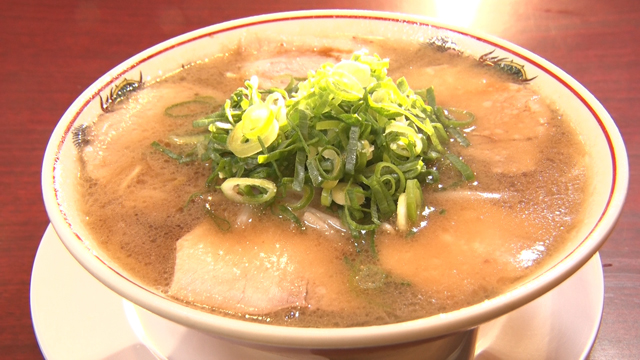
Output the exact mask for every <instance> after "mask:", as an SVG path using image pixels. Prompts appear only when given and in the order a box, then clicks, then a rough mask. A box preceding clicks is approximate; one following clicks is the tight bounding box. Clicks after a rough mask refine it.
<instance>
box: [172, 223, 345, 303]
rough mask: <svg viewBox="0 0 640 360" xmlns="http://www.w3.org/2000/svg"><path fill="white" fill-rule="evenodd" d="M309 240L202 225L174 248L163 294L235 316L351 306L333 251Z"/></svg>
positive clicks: (274, 231)
mask: <svg viewBox="0 0 640 360" xmlns="http://www.w3.org/2000/svg"><path fill="white" fill-rule="evenodd" d="M310 235H311V234H308V233H306V235H301V234H300V233H296V232H292V231H290V230H287V228H286V227H284V228H280V227H277V226H276V227H266V228H261V229H256V228H252V227H251V226H249V227H247V228H245V229H234V230H233V232H232V233H223V232H221V231H220V230H218V229H217V228H216V226H215V225H214V224H212V223H211V222H209V221H205V222H204V223H202V224H201V225H199V226H198V227H196V228H195V229H194V230H193V231H191V232H190V233H188V234H187V235H185V236H184V237H183V238H182V239H180V240H179V241H178V243H177V251H176V266H175V272H174V278H173V282H172V284H171V287H170V290H169V294H170V295H171V296H173V297H176V298H178V299H181V300H183V301H188V302H192V303H195V304H199V305H205V306H210V307H213V308H216V309H220V310H225V311H230V312H234V313H241V314H266V313H270V312H273V311H276V310H278V309H282V308H287V307H309V308H311V309H316V308H317V309H322V310H329V311H332V310H340V309H348V308H350V307H354V306H356V301H355V299H354V297H353V296H352V295H351V292H350V291H349V288H348V276H349V274H348V269H347V267H346V266H345V265H344V263H343V260H342V257H341V256H340V255H339V252H337V248H335V249H334V248H333V246H332V245H331V244H330V243H328V242H327V239H321V238H320V237H318V236H313V235H311V236H310Z"/></svg>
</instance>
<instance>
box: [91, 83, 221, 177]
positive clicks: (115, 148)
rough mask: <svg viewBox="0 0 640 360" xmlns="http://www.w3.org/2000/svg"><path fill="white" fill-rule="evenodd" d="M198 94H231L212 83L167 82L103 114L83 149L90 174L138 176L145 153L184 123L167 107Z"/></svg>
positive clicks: (143, 91) (138, 92)
mask: <svg viewBox="0 0 640 360" xmlns="http://www.w3.org/2000/svg"><path fill="white" fill-rule="evenodd" d="M196 96H213V97H214V98H216V99H219V101H220V102H223V101H224V99H225V98H226V97H227V95H223V94H219V93H218V92H217V91H215V90H214V89H212V88H210V87H205V86H198V85H192V84H186V83H166V84H164V85H162V86H159V85H153V86H149V87H144V88H142V89H140V90H138V91H136V92H134V93H131V94H130V95H129V96H128V98H127V99H126V100H124V101H122V102H121V103H119V104H118V108H117V109H116V110H115V111H113V112H108V113H105V114H102V115H100V117H98V119H97V120H96V122H95V123H94V124H93V125H91V126H90V127H89V128H88V129H87V136H88V142H87V146H85V147H84V148H83V149H82V158H83V160H84V165H85V170H86V172H87V174H88V175H89V176H90V177H92V178H94V179H96V180H101V179H104V178H110V179H112V178H113V176H116V177H120V180H121V181H124V180H126V179H128V178H129V176H130V175H132V174H134V175H133V176H135V173H136V172H139V171H141V170H142V169H141V168H140V163H141V161H140V159H141V153H145V152H148V151H149V149H150V148H151V147H150V144H151V143H152V142H153V141H159V140H166V138H167V132H169V133H171V132H172V131H173V130H174V129H179V128H181V127H184V125H183V124H184V123H183V122H180V121H176V120H175V119H170V118H167V117H166V116H165V114H164V111H165V109H166V108H167V107H169V106H171V105H173V104H176V103H179V102H182V101H188V100H192V99H193V98H194V97H196ZM136 169H137V170H136ZM130 180H131V179H129V181H130Z"/></svg>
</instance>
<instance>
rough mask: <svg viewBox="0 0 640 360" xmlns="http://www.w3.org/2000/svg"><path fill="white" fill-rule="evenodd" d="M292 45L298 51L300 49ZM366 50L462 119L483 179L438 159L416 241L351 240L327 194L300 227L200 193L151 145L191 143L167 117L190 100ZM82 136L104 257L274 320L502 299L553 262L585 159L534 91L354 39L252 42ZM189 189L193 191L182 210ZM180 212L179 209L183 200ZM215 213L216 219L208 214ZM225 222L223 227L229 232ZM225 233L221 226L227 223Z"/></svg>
mask: <svg viewBox="0 0 640 360" xmlns="http://www.w3.org/2000/svg"><path fill="white" fill-rule="evenodd" d="M293 47H295V52H294V51H293V50H292V48H293ZM363 47H366V48H367V49H368V50H369V51H370V52H371V53H377V54H380V55H381V56H383V57H386V58H389V59H390V68H389V76H391V77H392V78H393V79H394V80H396V79H398V78H399V77H401V76H404V77H406V79H407V81H408V83H409V85H410V86H411V88H412V89H425V88H427V87H429V86H433V87H434V88H435V94H436V97H437V101H438V104H441V105H442V106H445V107H452V108H458V109H465V110H468V111H470V112H472V113H474V114H475V117H476V120H475V122H474V123H473V124H472V125H471V126H469V127H467V128H465V130H464V134H465V136H466V138H467V139H468V140H469V142H470V143H471V146H468V147H464V146H461V145H460V144H459V143H458V142H456V141H452V142H451V143H450V144H448V145H447V146H448V147H449V149H450V150H451V152H453V153H455V154H457V155H459V156H460V157H461V158H462V159H464V162H465V163H466V164H467V165H469V166H470V167H471V169H473V171H474V173H475V180H474V181H472V182H464V181H460V173H459V172H458V170H456V169H455V168H454V167H453V166H451V165H450V164H448V163H446V162H443V161H440V162H437V163H435V164H429V166H434V167H436V168H437V169H438V171H439V173H440V182H439V184H433V185H425V186H424V187H423V198H424V205H425V208H424V209H423V211H422V216H421V217H420V219H419V221H418V222H416V223H415V224H413V229H412V230H411V231H409V232H408V233H405V232H402V231H398V229H397V228H396V224H395V222H394V219H393V218H392V219H391V220H389V221H386V222H385V223H383V224H382V225H381V226H380V227H379V228H378V229H377V232H376V236H375V238H374V237H370V236H364V237H362V238H359V239H354V238H352V236H351V234H349V232H348V231H347V229H346V227H345V226H344V225H343V224H342V222H341V220H340V218H339V217H338V216H337V215H336V214H332V213H330V212H327V211H321V210H318V208H321V206H319V205H320V204H319V201H320V200H319V197H320V196H319V194H316V197H315V199H314V202H312V205H311V207H312V208H308V209H304V210H301V211H300V212H299V213H298V214H297V215H298V217H299V218H300V219H302V221H304V222H305V223H306V226H305V229H304V230H301V228H300V227H299V226H296V224H295V223H293V222H291V221H289V220H286V219H282V218H281V217H279V216H277V214H275V213H274V212H273V211H271V210H270V209H268V208H264V207H261V206H250V205H243V204H238V203H235V202H232V201H230V200H228V199H227V198H226V197H225V196H224V195H222V193H220V192H219V191H217V192H216V191H214V192H211V191H210V190H206V189H205V185H204V184H205V182H206V181H207V179H208V178H209V176H210V174H211V172H212V169H211V165H210V163H206V162H189V163H184V164H179V163H178V162H176V161H175V160H173V159H171V158H169V157H168V156H166V155H165V154H163V153H162V152H160V151H157V149H155V148H153V147H152V146H150V144H151V143H152V142H154V141H158V140H159V142H160V143H161V144H162V145H163V146H166V147H169V148H171V149H174V150H176V151H178V150H180V149H184V147H181V146H182V145H181V144H180V143H179V141H173V142H172V141H171V140H170V139H171V137H172V136H178V137H179V138H180V139H184V136H185V135H188V134H192V133H193V128H192V126H191V123H192V121H193V120H196V119H197V118H198V116H193V117H189V116H183V117H169V116H166V114H165V109H166V108H168V107H170V106H171V105H173V104H176V103H179V102H183V101H189V100H192V99H194V98H199V97H207V99H215V102H216V104H217V108H216V110H217V109H218V108H219V106H221V105H222V104H223V103H224V101H225V99H227V98H228V96H229V94H231V93H233V92H234V91H235V90H236V89H237V88H238V87H240V86H242V85H243V83H244V81H245V80H246V79H248V78H250V77H251V76H252V75H258V77H259V78H260V84H261V86H262V87H265V88H266V87H272V86H279V87H282V86H286V85H287V83H288V82H289V79H290V76H295V77H304V76H306V75H307V73H308V71H309V70H311V69H316V68H318V67H319V66H320V65H322V64H323V63H326V62H332V63H337V62H339V61H340V60H341V59H348V58H349V57H350V54H351V53H353V52H354V51H357V50H360V49H361V48H363ZM112 108H113V111H112V112H108V113H105V114H103V115H101V116H100V117H99V118H98V119H97V120H96V122H95V124H94V125H93V126H91V127H90V128H88V129H87V138H88V141H87V144H86V145H85V146H84V147H83V148H82V150H81V151H82V156H81V161H82V174H81V175H82V182H83V185H84V188H83V189H82V192H83V196H84V209H83V211H84V213H85V214H86V216H87V220H86V223H87V226H88V227H89V229H90V230H91V232H92V233H93V234H94V237H95V238H96V239H97V240H98V241H99V242H100V246H101V247H102V250H103V251H105V252H106V253H108V254H109V256H110V257H111V258H112V259H113V260H114V261H115V262H117V263H118V264H119V265H120V266H121V267H122V268H123V269H125V270H126V271H127V272H129V273H131V274H132V275H133V276H134V277H135V278H136V279H137V280H138V281H140V282H141V283H142V284H144V285H146V286H148V287H150V288H154V289H158V290H160V291H162V292H163V293H165V294H167V295H168V296H171V297H173V298H175V299H176V300H177V301H180V302H184V303H186V304H188V305H190V306H194V307H198V308H201V309H203V310H204V311H211V312H214V313H218V314H223V315H226V316H231V317H236V318H241V319H247V320H251V321H258V322H266V323H272V324H279V325H289V326H305V327H311V326H313V327H349V326H364V325H375V324H386V323H393V322H400V321H405V320H410V319H416V318H421V317H426V316H430V315H434V314H438V313H442V312H448V311H452V310H455V309H459V308H462V307H465V306H469V305H473V304H476V303H479V302H482V301H484V300H486V299H489V298H492V297H495V296H497V295H499V294H501V293H504V292H505V291H508V290H509V289H512V288H513V287H514V286H516V285H517V284H519V283H520V282H522V281H523V280H525V279H526V278H528V277H530V276H531V275H532V274H535V272H536V271H539V270H540V269H543V268H544V267H545V256H546V255H547V254H548V253H550V252H553V251H554V249H555V248H557V247H559V246H561V244H562V243H563V240H564V239H565V238H566V237H567V236H568V234H569V233H570V232H571V229H572V226H573V224H574V222H575V221H576V219H577V218H578V217H579V216H580V206H581V204H582V202H583V193H584V187H585V184H584V182H585V179H586V178H587V176H586V165H585V164H584V163H583V155H584V149H583V148H582V144H581V142H580V140H579V139H578V137H577V135H576V134H575V132H574V130H573V129H572V128H571V126H570V124H569V123H568V122H567V121H566V120H564V119H563V118H562V115H561V114H560V113H559V112H558V111H557V110H556V109H555V108H554V105H553V104H551V103H549V102H548V101H547V99H544V98H541V97H540V96H539V95H538V94H537V93H536V92H535V91H534V90H533V89H532V88H531V85H529V84H523V83H518V82H514V81H513V79H511V78H509V77H508V76H506V75H504V74H501V73H499V72H497V71H495V70H494V69H492V68H488V67H486V66H482V65H481V64H479V63H478V62H477V61H475V60H473V59H470V58H467V57H464V56H461V55H459V54H457V53H455V52H440V51H437V50H436V49H433V48H431V47H428V46H424V45H420V44H414V43H402V44H399V43H396V44H386V43H382V42H373V41H369V40H358V39H355V40H352V41H346V42H344V43H340V44H334V46H333V47H330V48H329V47H315V46H304V45H303V44H295V46H294V45H291V44H285V43H284V42H283V43H278V44H271V43H264V44H257V45H255V48H252V47H249V46H248V45H246V44H244V45H243V46H238V47H236V48H234V49H231V50H230V51H228V52H227V54H225V56H220V57H214V58H212V59H209V60H208V61H207V62H202V63H197V64H194V65H192V66H187V67H185V69H183V70H181V71H179V72H177V73H175V74H173V75H171V76H169V77H167V78H165V79H162V80H160V81H158V82H156V83H153V84H148V85H146V86H144V87H143V88H142V89H140V90H138V91H136V92H133V93H131V94H130V95H129V97H128V98H127V99H125V100H122V101H120V102H118V103H117V104H113V106H112ZM192 194H204V195H202V196H195V197H193V199H192V200H191V201H188V199H189V197H190V196H191V195H192ZM187 203H188V205H187V206H185V204H187ZM204 206H208V207H209V208H210V209H211V210H212V211H213V212H214V213H215V218H214V219H212V217H211V216H210V215H211V214H210V213H207V212H205V211H204V210H203V208H204ZM227 222H228V223H227ZM221 223H222V225H221Z"/></svg>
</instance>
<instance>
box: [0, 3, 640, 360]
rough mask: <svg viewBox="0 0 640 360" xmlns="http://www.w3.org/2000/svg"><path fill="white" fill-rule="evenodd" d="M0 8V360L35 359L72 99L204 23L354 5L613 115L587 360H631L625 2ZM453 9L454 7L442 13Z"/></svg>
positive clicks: (629, 84) (635, 308)
mask: <svg viewBox="0 0 640 360" xmlns="http://www.w3.org/2000/svg"><path fill="white" fill-rule="evenodd" d="M347 4H348V2H347V1H344V0H323V1H315V0H312V1H307V2H303V1H298V0H271V1H259V2H258V1H252V0H234V1H225V2H222V1H216V0H196V1H192V2H190V3H189V4H184V1H178V0H175V1H167V0H159V1H150V0H142V1H137V2H136V1H123V0H111V1H100V2H98V1H89V0H87V1H79V0H58V1H39V0H4V1H2V2H0V84H1V85H2V86H1V87H0V119H1V120H0V124H1V125H2V129H1V131H0V202H1V207H0V357H2V358H7V359H37V358H41V357H42V354H41V352H40V349H39V348H38V344H37V342H36V338H35V336H34V332H33V327H32V323H31V318H30V312H29V282H30V274H31V273H30V271H31V267H32V264H33V259H34V256H35V254H36V250H37V247H38V244H39V242H40V239H41V237H42V234H43V232H44V230H45V228H46V227H47V224H48V220H47V215H46V213H45V211H44V207H43V204H42V198H41V192H40V167H41V161H42V156H43V153H44V149H45V146H46V144H47V139H48V138H49V135H50V133H51V131H52V130H53V128H54V126H55V125H56V122H57V121H58V119H59V118H60V116H61V115H62V114H63V112H64V111H65V109H66V108H67V107H68V106H69V105H70V104H71V102H72V101H73V100H74V99H75V98H76V97H77V96H78V95H79V94H80V93H81V92H82V91H83V89H84V88H85V87H87V86H88V85H89V84H91V83H92V82H93V81H94V80H95V79H97V78H98V77H99V76H101V75H102V74H103V73H105V72H106V71H108V70H109V69H111V68H112V67H113V66H115V65H117V64H118V63H120V62H122V61H123V60H125V59H127V58H128V57H130V56H132V55H134V54H136V53H138V52H139V51H141V50H144V49H145V48H147V47H149V46H151V45H154V44H156V43H158V42H161V41H163V40H166V39H168V38H171V37H173V36H176V35H178V34H181V33H184V32H187V31H190V30H194V29H197V28H200V27H203V26H206V25H210V24H214V23H219V22H222V21H226V20H231V19H236V18H240V17H245V16H250V15H257V14H263V13H268V12H277V11H288V10H301V9H312V8H360V9H372V10H386V11H398V12H406V13H415V14H422V15H430V16H439V17H441V18H442V19H444V20H449V21H452V22H454V23H456V24H458V25H462V26H469V27H472V28H476V29H480V30H482V31H485V32H487V33H491V34H494V35H497V36H500V37H502V38H505V39H507V40H509V41H512V42H514V43H516V44H518V45H521V46H523V47H525V48H527V49H529V50H532V51H533V52H535V53H537V54H539V55H541V56H542V57H544V58H546V59H548V60H550V61H551V62H553V63H555V64H556V65H558V66H559V67H561V68H563V69H564V70H566V71H567V72H568V73H569V74H570V75H572V76H573V77H575V78H576V79H577V80H578V81H580V82H581V83H582V84H583V85H585V86H586V87H587V88H588V89H589V90H590V91H591V92H592V93H593V94H594V95H595V96H596V97H597V98H598V99H600V101H601V102H602V103H603V104H604V106H605V107H606V108H607V109H608V111H609V112H610V113H611V115H612V117H613V118H614V119H615V120H616V122H617V124H618V126H619V128H620V130H621V132H622V135H623V137H624V138H625V140H626V144H627V149H628V152H629V158H630V165H631V184H630V187H629V195H628V198H627V202H626V205H625V208H624V211H623V213H622V216H621V218H620V221H619V223H618V225H617V228H616V229H615V231H614V232H613V234H612V235H611V237H610V239H609V241H608V242H607V243H606V244H605V245H604V247H603V248H602V250H601V252H600V254H601V256H602V261H603V263H604V264H605V267H604V275H605V307H604V316H603V320H602V325H601V328H600V334H599V336H598V339H597V341H596V344H595V346H594V348H593V350H592V353H591V358H592V359H638V358H640V263H639V261H638V260H637V259H639V258H640V221H639V220H640V214H639V211H640V206H639V204H640V201H639V200H640V186H639V183H638V181H637V175H638V169H640V125H639V124H640V121H639V120H638V114H639V113H640V106H639V105H638V103H639V102H640V2H637V1H635V0H629V1H625V0H606V1H603V0H585V1H574V0H511V1H501V0H485V1H481V0H475V1H474V0H467V1H464V0H460V1H449V5H448V6H447V2H446V1H436V0H432V1H429V0H424V1H419V0H415V1H402V0H397V1H392V0H356V1H352V2H351V3H350V4H349V5H347ZM452 4H457V5H455V6H452Z"/></svg>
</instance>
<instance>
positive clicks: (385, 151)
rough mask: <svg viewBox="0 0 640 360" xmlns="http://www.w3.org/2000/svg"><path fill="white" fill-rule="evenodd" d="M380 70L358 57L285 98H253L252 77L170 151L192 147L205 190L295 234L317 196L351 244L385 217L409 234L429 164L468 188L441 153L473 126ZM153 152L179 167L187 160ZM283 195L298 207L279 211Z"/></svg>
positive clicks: (294, 86)
mask: <svg viewBox="0 0 640 360" xmlns="http://www.w3.org/2000/svg"><path fill="white" fill-rule="evenodd" d="M388 67H389V60H387V59H381V58H380V57H379V56H378V55H376V54H374V55H370V54H368V53H366V52H358V53H355V54H353V56H352V57H351V59H350V60H344V61H342V62H340V63H338V64H335V65H334V64H331V63H326V64H324V65H322V66H321V68H319V69H317V70H315V71H311V72H309V76H308V77H307V78H306V79H302V80H296V79H293V78H292V80H291V83H290V84H289V85H288V86H287V87H286V88H285V89H268V90H258V82H259V80H258V78H257V77H255V76H254V77H252V78H251V79H250V80H248V81H246V82H245V86H244V87H241V88H239V89H238V90H236V91H235V92H234V93H233V94H232V95H231V96H230V98H229V99H228V100H226V102H225V103H224V106H222V108H221V109H220V110H219V111H218V112H215V113H210V114H205V115H204V116H203V117H202V118H200V119H198V120H195V121H194V122H193V126H194V128H200V129H206V131H207V132H206V133H202V132H201V133H198V135H197V136H186V137H184V136H183V137H179V138H177V139H178V140H179V141H181V142H178V144H185V143H187V144H191V145H193V142H197V144H196V149H197V151H195V152H197V154H198V156H199V158H200V159H201V160H202V161H208V162H211V168H212V169H213V173H212V175H211V176H210V177H209V179H208V180H207V186H213V185H220V189H221V190H222V192H223V193H224V194H225V195H226V196H227V198H229V199H231V200H233V201H236V202H241V203H248V204H274V203H275V205H276V206H277V209H279V212H280V214H282V215H284V216H285V217H287V218H289V219H292V221H294V222H296V223H297V224H298V225H299V226H301V225H300V220H299V217H298V216H297V215H296V214H295V212H296V211H302V210H304V208H305V207H307V206H308V205H309V204H310V203H311V201H312V198H313V195H314V193H317V192H319V193H321V199H320V200H321V201H320V203H321V204H322V205H324V206H326V207H330V208H331V211H333V212H337V213H339V214H340V216H341V218H342V220H343V223H344V225H345V226H346V227H347V228H348V229H349V231H350V233H351V234H352V235H353V236H360V235H362V233H364V232H367V231H371V230H375V229H376V228H377V227H378V226H379V225H380V224H381V222H383V221H386V220H388V219H390V218H392V217H393V216H394V215H395V216H396V219H397V225H398V228H399V229H400V230H401V231H409V230H410V227H411V225H412V224H415V223H416V222H417V221H418V220H419V216H420V214H421V213H422V212H423V210H424V203H423V198H422V187H423V186H424V185H426V184H434V183H437V182H438V181H439V174H438V172H437V170H436V168H437V166H436V164H437V163H438V162H441V161H447V162H450V163H451V164H453V166H454V167H455V168H456V169H458V170H459V171H460V173H461V174H462V177H463V179H464V180H466V181H472V180H474V178H475V176H474V174H473V171H472V170H471V169H470V168H469V166H468V165H467V164H465V163H464V162H463V161H462V159H460V157H458V156H456V155H454V154H452V153H450V152H449V151H448V150H447V149H446V148H445V146H446V144H447V143H448V142H449V140H451V139H456V140H457V141H458V142H459V143H460V144H461V145H463V146H469V145H470V144H469V142H468V140H466V137H465V136H464V134H463V132H462V131H461V130H460V129H461V128H464V127H467V126H468V125H470V124H471V123H472V122H473V121H474V119H475V117H474V115H473V114H472V113H470V112H468V111H464V110H457V109H446V108H442V107H440V106H438V105H436V97H435V92H434V89H433V87H430V88H427V89H422V90H418V91H413V90H412V89H411V88H410V87H409V84H408V82H407V80H406V79H405V78H400V79H398V80H397V81H395V82H394V81H393V80H392V79H391V78H390V77H389V76H387V69H388ZM265 96H266V97H265ZM263 97H265V98H264V99H263ZM207 103H208V101H204V100H202V99H196V100H194V101H192V102H184V103H179V104H176V105H173V106H171V107H169V108H168V109H167V111H166V113H167V114H169V115H170V116H173V117H175V116H181V115H182V113H178V110H183V109H184V110H185V111H184V112H183V113H185V114H186V113H190V112H187V111H186V110H187V107H188V108H189V111H191V110H193V108H197V110H200V109H202V108H204V107H206V105H207ZM203 135H205V136H203ZM174 142H175V140H174ZM153 146H154V147H155V148H157V149H158V150H159V151H162V152H163V153H165V154H167V155H168V156H170V157H171V158H173V159H176V160H178V161H180V162H184V161H188V160H191V156H187V155H179V154H177V153H175V152H173V151H172V150H169V149H168V148H166V147H164V146H162V145H160V144H159V143H157V142H154V144H153ZM192 153H194V151H192ZM291 189H293V190H295V191H297V192H300V193H301V196H300V197H301V199H300V201H298V202H296V203H294V204H287V203H286V202H285V201H286V199H285V198H284V197H281V196H275V195H276V193H278V190H282V192H281V193H286V192H287V191H288V190H291ZM301 227H302V226H301Z"/></svg>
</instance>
